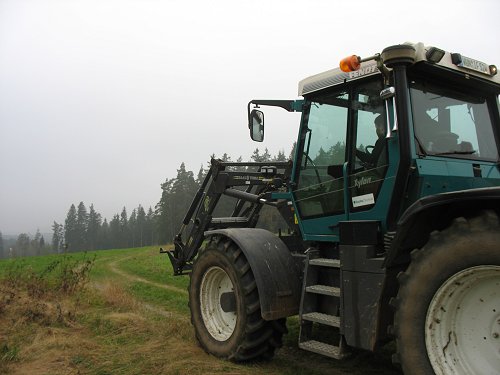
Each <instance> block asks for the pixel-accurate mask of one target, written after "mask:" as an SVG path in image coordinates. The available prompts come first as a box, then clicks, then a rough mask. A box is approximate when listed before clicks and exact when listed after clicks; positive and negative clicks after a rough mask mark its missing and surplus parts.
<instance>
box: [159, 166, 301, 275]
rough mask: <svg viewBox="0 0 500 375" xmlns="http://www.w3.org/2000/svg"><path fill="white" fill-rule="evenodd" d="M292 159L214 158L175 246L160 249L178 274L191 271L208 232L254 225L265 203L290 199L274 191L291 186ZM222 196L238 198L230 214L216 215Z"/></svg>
mask: <svg viewBox="0 0 500 375" xmlns="http://www.w3.org/2000/svg"><path fill="white" fill-rule="evenodd" d="M291 170H292V162H291V161H287V162H265V163H259V162H253V163H233V162H224V161H222V160H218V159H212V160H211V167H210V169H209V171H208V173H207V175H206V177H205V179H204V180H203V182H202V184H201V185H200V188H199V189H198V191H197V193H196V195H195V196H194V198H193V201H192V202H191V205H190V207H189V209H188V211H187V213H186V215H185V217H184V220H183V221H182V224H181V227H180V230H179V232H178V234H177V235H176V236H175V238H174V248H173V249H171V250H166V251H165V250H163V249H160V252H162V253H166V254H167V255H168V257H169V259H170V262H171V263H172V267H173V270H174V275H183V274H186V273H189V272H190V271H191V269H192V265H193V260H194V258H195V257H196V255H197V254H198V250H199V248H200V247H201V245H202V244H203V241H204V239H205V232H206V231H209V230H217V229H225V228H254V227H255V225H256V224H257V221H258V219H259V213H260V210H261V208H262V207H263V205H270V206H274V207H276V208H278V209H279V208H281V207H282V206H286V205H287V203H288V201H287V200H284V199H276V198H274V197H273V194H272V193H273V192H278V191H283V190H286V189H287V186H288V184H289V181H290V173H291ZM222 195H226V196H229V197H233V198H236V199H237V200H236V203H235V205H234V207H233V210H232V213H231V215H230V216H228V217H217V218H214V217H213V212H214V210H215V209H216V207H217V204H218V202H219V199H220V198H221V196H222ZM285 219H286V218H285Z"/></svg>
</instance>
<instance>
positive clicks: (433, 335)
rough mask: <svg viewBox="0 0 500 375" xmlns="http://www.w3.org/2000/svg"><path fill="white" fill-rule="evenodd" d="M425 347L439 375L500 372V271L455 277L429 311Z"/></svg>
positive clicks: (475, 270) (480, 269)
mask: <svg viewBox="0 0 500 375" xmlns="http://www.w3.org/2000/svg"><path fill="white" fill-rule="evenodd" d="M425 343H426V347H427V353H428V356H429V360H430V362H431V365H432V367H433V369H434V372H435V373H436V375H452V374H453V375H455V374H466V373H467V374H486V373H488V374H489V373H491V374H493V373H496V371H498V369H499V368H500V266H494V265H484V266H476V267H471V268H467V269H465V270H463V271H460V272H458V273H456V274H455V275H453V276H452V277H450V278H449V279H448V280H446V281H445V282H444V284H443V285H442V286H441V287H440V288H439V290H438V291H437V292H436V294H435V295H434V297H433V299H432V301H431V304H430V305H429V309H428V311H427V317H426V325H425Z"/></svg>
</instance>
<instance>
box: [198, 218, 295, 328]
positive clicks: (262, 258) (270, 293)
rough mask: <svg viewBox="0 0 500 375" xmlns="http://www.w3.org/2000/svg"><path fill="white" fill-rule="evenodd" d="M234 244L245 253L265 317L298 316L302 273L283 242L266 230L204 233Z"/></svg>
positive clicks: (268, 318)
mask: <svg viewBox="0 0 500 375" xmlns="http://www.w3.org/2000/svg"><path fill="white" fill-rule="evenodd" d="M213 235H222V236H225V237H228V238H230V239H231V240H232V241H234V242H235V243H236V244H237V245H238V247H239V248H240V249H241V251H242V252H243V253H244V254H245V257H246V258H247V260H248V263H249V265H250V268H251V269H252V272H253V275H254V277H255V282H256V284H257V289H258V291H259V299H260V306H261V314H262V318H263V319H265V320H275V319H279V318H284V317H287V316H291V315H297V314H298V312H299V304H300V288H301V272H302V271H301V270H300V269H299V267H298V266H297V263H296V261H295V259H294V258H293V257H292V255H291V253H290V250H288V248H287V246H286V245H285V244H284V243H283V241H281V239H280V238H279V237H277V236H275V235H274V234H272V233H271V232H269V231H267V230H265V229H258V228H228V229H219V230H213V231H208V232H205V236H207V237H209V236H213Z"/></svg>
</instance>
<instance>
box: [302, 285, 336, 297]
mask: <svg viewBox="0 0 500 375" xmlns="http://www.w3.org/2000/svg"><path fill="white" fill-rule="evenodd" d="M306 292H309V293H316V294H324V295H326V296H332V297H340V288H336V287H334V286H327V285H311V286H308V287H306Z"/></svg>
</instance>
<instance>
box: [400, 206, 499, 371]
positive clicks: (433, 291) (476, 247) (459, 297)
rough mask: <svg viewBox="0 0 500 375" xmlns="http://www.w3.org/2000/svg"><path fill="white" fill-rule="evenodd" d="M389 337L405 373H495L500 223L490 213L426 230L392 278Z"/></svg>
mask: <svg viewBox="0 0 500 375" xmlns="http://www.w3.org/2000/svg"><path fill="white" fill-rule="evenodd" d="M399 281H400V284H401V286H400V290H399V294H398V298H397V303H396V306H397V311H396V316H395V331H396V341H397V346H398V352H399V353H398V354H399V359H400V362H401V365H402V367H403V370H404V372H405V374H437V375H452V374H453V375H455V374H497V373H498V369H500V226H499V220H498V217H497V215H496V214H495V213H493V212H489V211H488V212H486V213H484V214H483V215H481V216H479V217H476V218H473V219H471V220H466V219H464V218H461V219H457V220H455V222H454V223H453V224H452V226H450V227H449V228H448V229H446V230H444V231H442V232H434V233H432V234H431V237H430V240H429V242H428V243H427V244H426V245H425V246H424V248H423V249H419V250H415V251H414V252H413V253H412V262H411V264H410V266H409V267H408V269H407V271H406V272H405V273H402V274H401V275H400V276H399Z"/></svg>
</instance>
